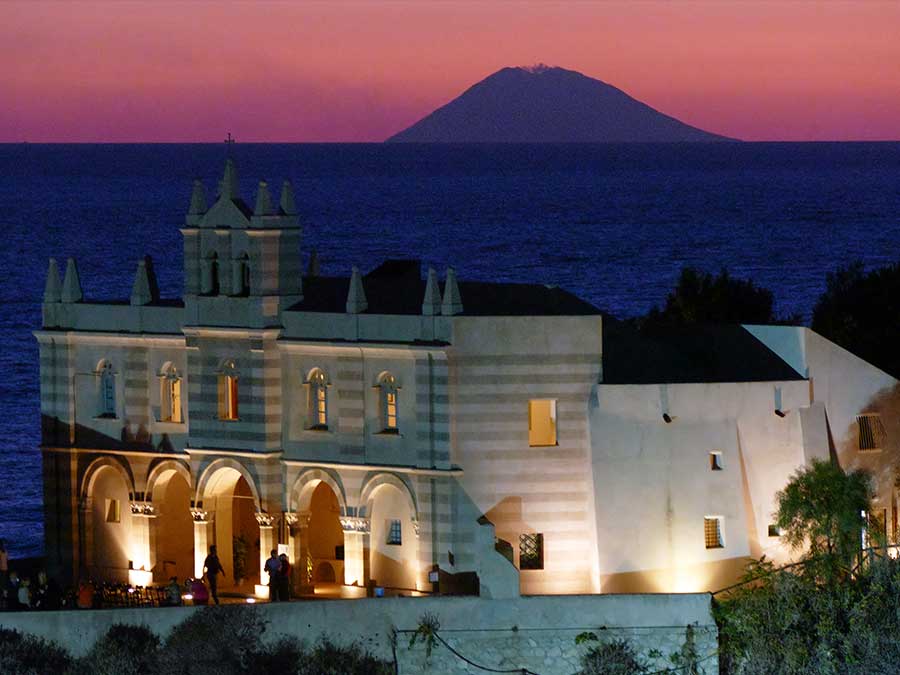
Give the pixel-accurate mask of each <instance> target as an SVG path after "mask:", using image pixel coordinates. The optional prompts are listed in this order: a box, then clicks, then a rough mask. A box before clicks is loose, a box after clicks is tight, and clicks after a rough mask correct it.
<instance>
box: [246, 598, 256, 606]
mask: <svg viewBox="0 0 900 675" xmlns="http://www.w3.org/2000/svg"><path fill="white" fill-rule="evenodd" d="M247 604H248V605H255V604H256V598H247Z"/></svg>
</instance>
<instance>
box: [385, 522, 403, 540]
mask: <svg viewBox="0 0 900 675" xmlns="http://www.w3.org/2000/svg"><path fill="white" fill-rule="evenodd" d="M387 543H388V544H389V545H391V546H401V545H402V544H403V531H402V529H401V526H400V521H399V520H389V521H388V522H387Z"/></svg>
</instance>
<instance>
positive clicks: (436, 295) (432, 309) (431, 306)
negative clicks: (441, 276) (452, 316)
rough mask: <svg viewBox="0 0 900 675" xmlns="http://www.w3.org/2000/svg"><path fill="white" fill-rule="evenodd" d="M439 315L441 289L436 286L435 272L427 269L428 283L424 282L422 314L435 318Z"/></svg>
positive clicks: (431, 268) (432, 269)
mask: <svg viewBox="0 0 900 675" xmlns="http://www.w3.org/2000/svg"><path fill="white" fill-rule="evenodd" d="M440 313H441V289H440V286H438V278H437V272H435V271H434V268H433V267H429V268H428V281H426V282H425V297H424V298H423V299H422V314H424V315H425V316H435V315H436V314H440Z"/></svg>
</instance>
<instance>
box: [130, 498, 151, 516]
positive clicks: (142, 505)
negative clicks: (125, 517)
mask: <svg viewBox="0 0 900 675" xmlns="http://www.w3.org/2000/svg"><path fill="white" fill-rule="evenodd" d="M131 515H133V516H140V517H143V518H156V515H157V513H156V507H155V506H154V505H153V504H151V503H150V502H143V501H142V502H131Z"/></svg>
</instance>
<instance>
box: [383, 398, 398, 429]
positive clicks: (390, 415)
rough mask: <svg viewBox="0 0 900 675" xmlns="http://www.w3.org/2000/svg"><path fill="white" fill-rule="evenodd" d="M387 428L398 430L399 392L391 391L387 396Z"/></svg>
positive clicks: (385, 415)
mask: <svg viewBox="0 0 900 675" xmlns="http://www.w3.org/2000/svg"><path fill="white" fill-rule="evenodd" d="M384 417H385V424H384V426H385V428H387V429H396V428H397V392H395V391H389V392H387V393H386V394H385V414H384Z"/></svg>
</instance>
